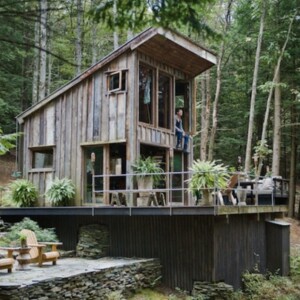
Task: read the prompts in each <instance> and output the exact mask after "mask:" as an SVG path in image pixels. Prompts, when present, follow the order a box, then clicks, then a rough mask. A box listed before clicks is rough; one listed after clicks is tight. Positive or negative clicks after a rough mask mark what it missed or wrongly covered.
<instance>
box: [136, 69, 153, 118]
mask: <svg viewBox="0 0 300 300" xmlns="http://www.w3.org/2000/svg"><path fill="white" fill-rule="evenodd" d="M153 81H154V71H153V69H151V68H150V67H148V66H145V65H140V68H139V121H140V122H144V123H148V124H153Z"/></svg>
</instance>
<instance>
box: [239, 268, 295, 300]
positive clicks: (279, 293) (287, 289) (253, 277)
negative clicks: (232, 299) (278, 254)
mask: <svg viewBox="0 0 300 300" xmlns="http://www.w3.org/2000/svg"><path fill="white" fill-rule="evenodd" d="M242 281H243V285H244V293H245V294H244V296H246V297H244V298H243V299H251V300H269V299H278V300H279V299H282V300H284V299H291V300H294V299H295V300H296V299H299V297H300V289H299V288H298V286H299V278H298V281H295V280H291V278H289V277H283V276H279V275H277V274H270V273H269V274H267V275H266V276H264V275H262V274H257V273H249V272H246V273H245V274H244V275H243V279H242Z"/></svg>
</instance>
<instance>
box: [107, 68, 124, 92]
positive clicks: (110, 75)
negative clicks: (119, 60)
mask: <svg viewBox="0 0 300 300" xmlns="http://www.w3.org/2000/svg"><path fill="white" fill-rule="evenodd" d="M127 71H128V69H121V70H117V71H109V72H106V73H107V74H106V91H107V93H109V94H113V93H117V92H120V93H124V92H126V91H127ZM117 75H118V77H119V86H118V87H116V88H113V89H110V88H111V80H112V78H113V76H117Z"/></svg>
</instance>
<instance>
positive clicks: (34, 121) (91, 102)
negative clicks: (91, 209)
mask: <svg viewBox="0 0 300 300" xmlns="http://www.w3.org/2000/svg"><path fill="white" fill-rule="evenodd" d="M127 60H128V57H127V56H126V55H123V56H122V57H120V58H119V59H117V60H116V61H114V63H113V64H111V65H110V66H109V67H108V68H106V69H105V70H102V71H98V72H97V73H94V74H92V75H91V76H89V77H88V78H86V79H84V80H83V81H81V82H80V83H79V84H78V85H76V86H74V87H73V88H72V89H70V90H68V91H66V92H65V93H64V94H62V95H60V96H59V97H58V98H56V99H54V100H53V101H52V102H50V103H48V104H47V105H45V106H44V107H42V108H41V109H40V110H38V111H37V112H36V113H34V114H33V115H31V116H29V117H28V118H26V119H25V123H24V132H25V137H24V149H25V151H24V157H23V159H24V165H23V174H25V176H26V177H27V178H28V179H30V180H32V181H33V182H34V183H36V184H37V186H38V187H39V188H40V191H41V193H43V192H44V191H45V190H44V188H45V187H46V186H48V182H49V180H50V178H54V177H68V178H71V179H72V180H73V182H74V183H75V184H76V187H77V189H78V193H77V195H78V199H77V204H80V202H79V200H80V199H79V198H81V190H80V189H81V184H82V183H81V180H82V158H83V151H82V147H81V145H82V144H88V143H90V144H93V143H95V142H103V143H105V142H111V141H118V140H125V139H126V136H125V133H126V95H127V92H128V90H127V91H125V92H118V93H108V92H107V82H106V81H107V76H106V73H105V71H109V70H120V69H127V68H128V63H127ZM128 88H130V87H129V86H128V87H127V89H128ZM53 145H54V165H53V170H52V172H51V170H47V172H45V171H44V170H35V169H32V153H31V151H27V149H30V148H32V149H34V148H37V147H41V146H53ZM45 174H46V175H45ZM51 180H52V179H51Z"/></svg>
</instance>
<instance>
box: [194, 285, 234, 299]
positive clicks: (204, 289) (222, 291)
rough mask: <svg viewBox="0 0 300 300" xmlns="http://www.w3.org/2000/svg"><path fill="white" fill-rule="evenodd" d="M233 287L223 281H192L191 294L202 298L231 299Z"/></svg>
mask: <svg viewBox="0 0 300 300" xmlns="http://www.w3.org/2000/svg"><path fill="white" fill-rule="evenodd" d="M232 293H233V287H232V286H231V285H229V284H226V283H224V282H217V283H211V282H205V281H203V282H200V281H196V282H194V286H193V291H192V296H193V297H195V298H196V299H203V300H211V299H216V300H231V299H232Z"/></svg>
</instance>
